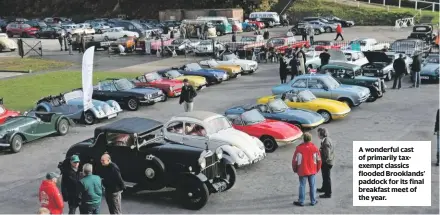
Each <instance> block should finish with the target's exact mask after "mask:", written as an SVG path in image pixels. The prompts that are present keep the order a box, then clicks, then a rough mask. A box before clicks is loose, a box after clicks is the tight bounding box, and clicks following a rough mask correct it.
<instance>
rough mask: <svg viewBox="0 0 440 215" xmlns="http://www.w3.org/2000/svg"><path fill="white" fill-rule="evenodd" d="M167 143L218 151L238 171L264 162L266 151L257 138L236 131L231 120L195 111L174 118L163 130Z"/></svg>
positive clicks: (218, 115)
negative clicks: (218, 149)
mask: <svg viewBox="0 0 440 215" xmlns="http://www.w3.org/2000/svg"><path fill="white" fill-rule="evenodd" d="M163 135H164V137H165V139H167V140H171V141H174V142H177V143H181V144H184V145H189V146H193V147H197V148H208V149H211V150H214V151H215V150H216V149H217V148H219V147H220V148H221V149H222V150H223V151H224V152H225V153H223V156H224V157H226V158H229V159H230V160H231V161H232V162H234V165H235V166H236V167H241V166H245V165H250V164H253V163H256V162H258V161H261V160H263V159H264V158H265V157H266V151H265V148H264V145H263V143H262V142H261V141H260V140H259V139H258V138H255V137H252V136H249V135H248V134H246V133H244V132H241V131H239V130H236V129H234V128H233V127H232V125H231V123H230V122H229V120H228V119H227V118H226V117H224V116H222V115H220V114H216V113H212V112H207V111H192V112H185V113H181V114H179V115H177V116H174V117H172V118H171V119H170V120H169V121H168V122H167V123H166V124H165V126H164V128H163Z"/></svg>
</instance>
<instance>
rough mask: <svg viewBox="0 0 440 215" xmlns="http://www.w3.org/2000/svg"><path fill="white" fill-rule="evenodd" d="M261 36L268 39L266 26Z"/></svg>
mask: <svg viewBox="0 0 440 215" xmlns="http://www.w3.org/2000/svg"><path fill="white" fill-rule="evenodd" d="M263 38H264V39H265V40H268V39H269V30H267V28H266V29H265V30H264V33H263Z"/></svg>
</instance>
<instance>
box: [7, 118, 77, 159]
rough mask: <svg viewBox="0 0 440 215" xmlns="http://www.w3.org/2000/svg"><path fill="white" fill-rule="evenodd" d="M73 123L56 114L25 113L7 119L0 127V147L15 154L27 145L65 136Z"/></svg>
mask: <svg viewBox="0 0 440 215" xmlns="http://www.w3.org/2000/svg"><path fill="white" fill-rule="evenodd" d="M73 124H74V123H73V122H72V121H71V120H69V118H67V117H65V116H63V115H61V114H58V113H48V112H45V113H39V112H35V111H30V112H25V113H23V115H19V116H12V117H8V118H7V119H6V121H5V122H4V123H3V124H2V125H0V147H2V148H5V147H6V148H9V149H10V150H11V151H12V152H13V153H17V152H19V151H20V150H21V148H22V147H23V143H28V142H31V141H34V140H37V139H41V138H43V137H47V136H50V135H53V134H55V133H57V134H58V135H61V136H63V135H66V134H67V133H68V132H69V127H70V126H72V125H73Z"/></svg>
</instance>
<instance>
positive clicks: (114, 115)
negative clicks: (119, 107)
mask: <svg viewBox="0 0 440 215" xmlns="http://www.w3.org/2000/svg"><path fill="white" fill-rule="evenodd" d="M117 115H118V114H115V113H114V114H110V115H108V118H109V119H111V118H115V117H116V116H117Z"/></svg>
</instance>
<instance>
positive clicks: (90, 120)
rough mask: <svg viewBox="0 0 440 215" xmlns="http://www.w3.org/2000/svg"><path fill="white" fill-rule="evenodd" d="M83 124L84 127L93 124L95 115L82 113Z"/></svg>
mask: <svg viewBox="0 0 440 215" xmlns="http://www.w3.org/2000/svg"><path fill="white" fill-rule="evenodd" d="M83 117H84V123H85V124H86V125H93V123H95V115H93V113H92V112H90V111H87V112H85V113H84V116H83Z"/></svg>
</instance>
